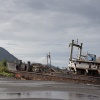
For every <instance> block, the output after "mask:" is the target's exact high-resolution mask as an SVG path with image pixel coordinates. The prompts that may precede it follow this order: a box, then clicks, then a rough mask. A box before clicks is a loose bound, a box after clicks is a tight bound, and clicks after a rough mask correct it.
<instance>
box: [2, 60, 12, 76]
mask: <svg viewBox="0 0 100 100" xmlns="http://www.w3.org/2000/svg"><path fill="white" fill-rule="evenodd" d="M0 76H4V77H12V76H14V74H12V73H11V72H9V70H8V68H7V61H6V60H3V61H1V62H0Z"/></svg>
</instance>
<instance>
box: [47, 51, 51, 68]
mask: <svg viewBox="0 0 100 100" xmlns="http://www.w3.org/2000/svg"><path fill="white" fill-rule="evenodd" d="M48 61H49V63H48ZM48 64H49V67H51V55H50V52H49V54H47V65H48Z"/></svg>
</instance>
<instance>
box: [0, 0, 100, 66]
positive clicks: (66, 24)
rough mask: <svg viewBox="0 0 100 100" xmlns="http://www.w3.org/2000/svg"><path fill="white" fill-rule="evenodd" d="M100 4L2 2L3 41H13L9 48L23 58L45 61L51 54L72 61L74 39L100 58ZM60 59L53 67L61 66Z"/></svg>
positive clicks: (0, 28)
mask: <svg viewBox="0 0 100 100" xmlns="http://www.w3.org/2000/svg"><path fill="white" fill-rule="evenodd" d="M99 4H100V1H99V0H95V1H94V0H80V1H79V0H0V40H4V41H8V40H9V41H11V42H7V44H5V47H7V48H9V50H10V51H12V52H14V54H16V55H18V54H19V56H18V57H22V58H24V57H25V56H24V57H23V55H24V54H26V57H27V56H28V57H29V56H30V59H32V57H31V54H32V55H33V54H34V56H36V55H37V56H38V57H43V56H44V55H45V54H46V53H47V52H49V51H50V52H51V53H52V56H53V57H54V58H55V56H57V57H68V55H69V48H68V44H69V42H71V40H72V39H75V40H77V39H79V41H80V42H83V43H84V47H85V48H84V50H85V51H86V50H87V51H88V50H89V51H90V52H94V49H95V48H97V49H96V50H95V53H96V54H98V56H99V55H100V54H99V52H98V51H100V48H99V47H98V45H99V41H100V34H99V32H100V10H99V9H100V6H99ZM12 41H13V43H12ZM93 43H95V44H93ZM6 45H8V46H9V47H8V46H6ZM14 45H17V46H16V50H15V51H13V49H12V48H13V46H14ZM29 52H30V53H29ZM33 52H34V53H33ZM21 53H22V55H21ZM39 55H40V56H39ZM24 59H25V58H24ZM34 59H35V58H34ZM57 59H58V58H56V60H55V59H53V60H54V62H53V63H55V62H56V63H57V62H60V60H61V59H60V58H59V59H60V60H59V59H58V60H57ZM63 60H64V58H63ZM64 61H65V60H64ZM62 62H63V61H62ZM65 64H66V62H65Z"/></svg>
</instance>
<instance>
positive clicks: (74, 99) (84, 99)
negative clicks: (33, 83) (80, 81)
mask: <svg viewBox="0 0 100 100" xmlns="http://www.w3.org/2000/svg"><path fill="white" fill-rule="evenodd" d="M19 98H47V99H61V100H100V98H99V97H97V96H92V95H85V94H79V93H69V92H58V91H33V92H27V93H26V92H24V93H23V92H22V93H3V92H2V93H0V99H19Z"/></svg>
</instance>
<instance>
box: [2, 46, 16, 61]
mask: <svg viewBox="0 0 100 100" xmlns="http://www.w3.org/2000/svg"><path fill="white" fill-rule="evenodd" d="M2 60H7V61H18V59H17V58H16V57H14V56H13V55H12V54H10V53H9V52H8V51H7V50H5V49H4V48H2V47H0V61H2Z"/></svg>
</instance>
